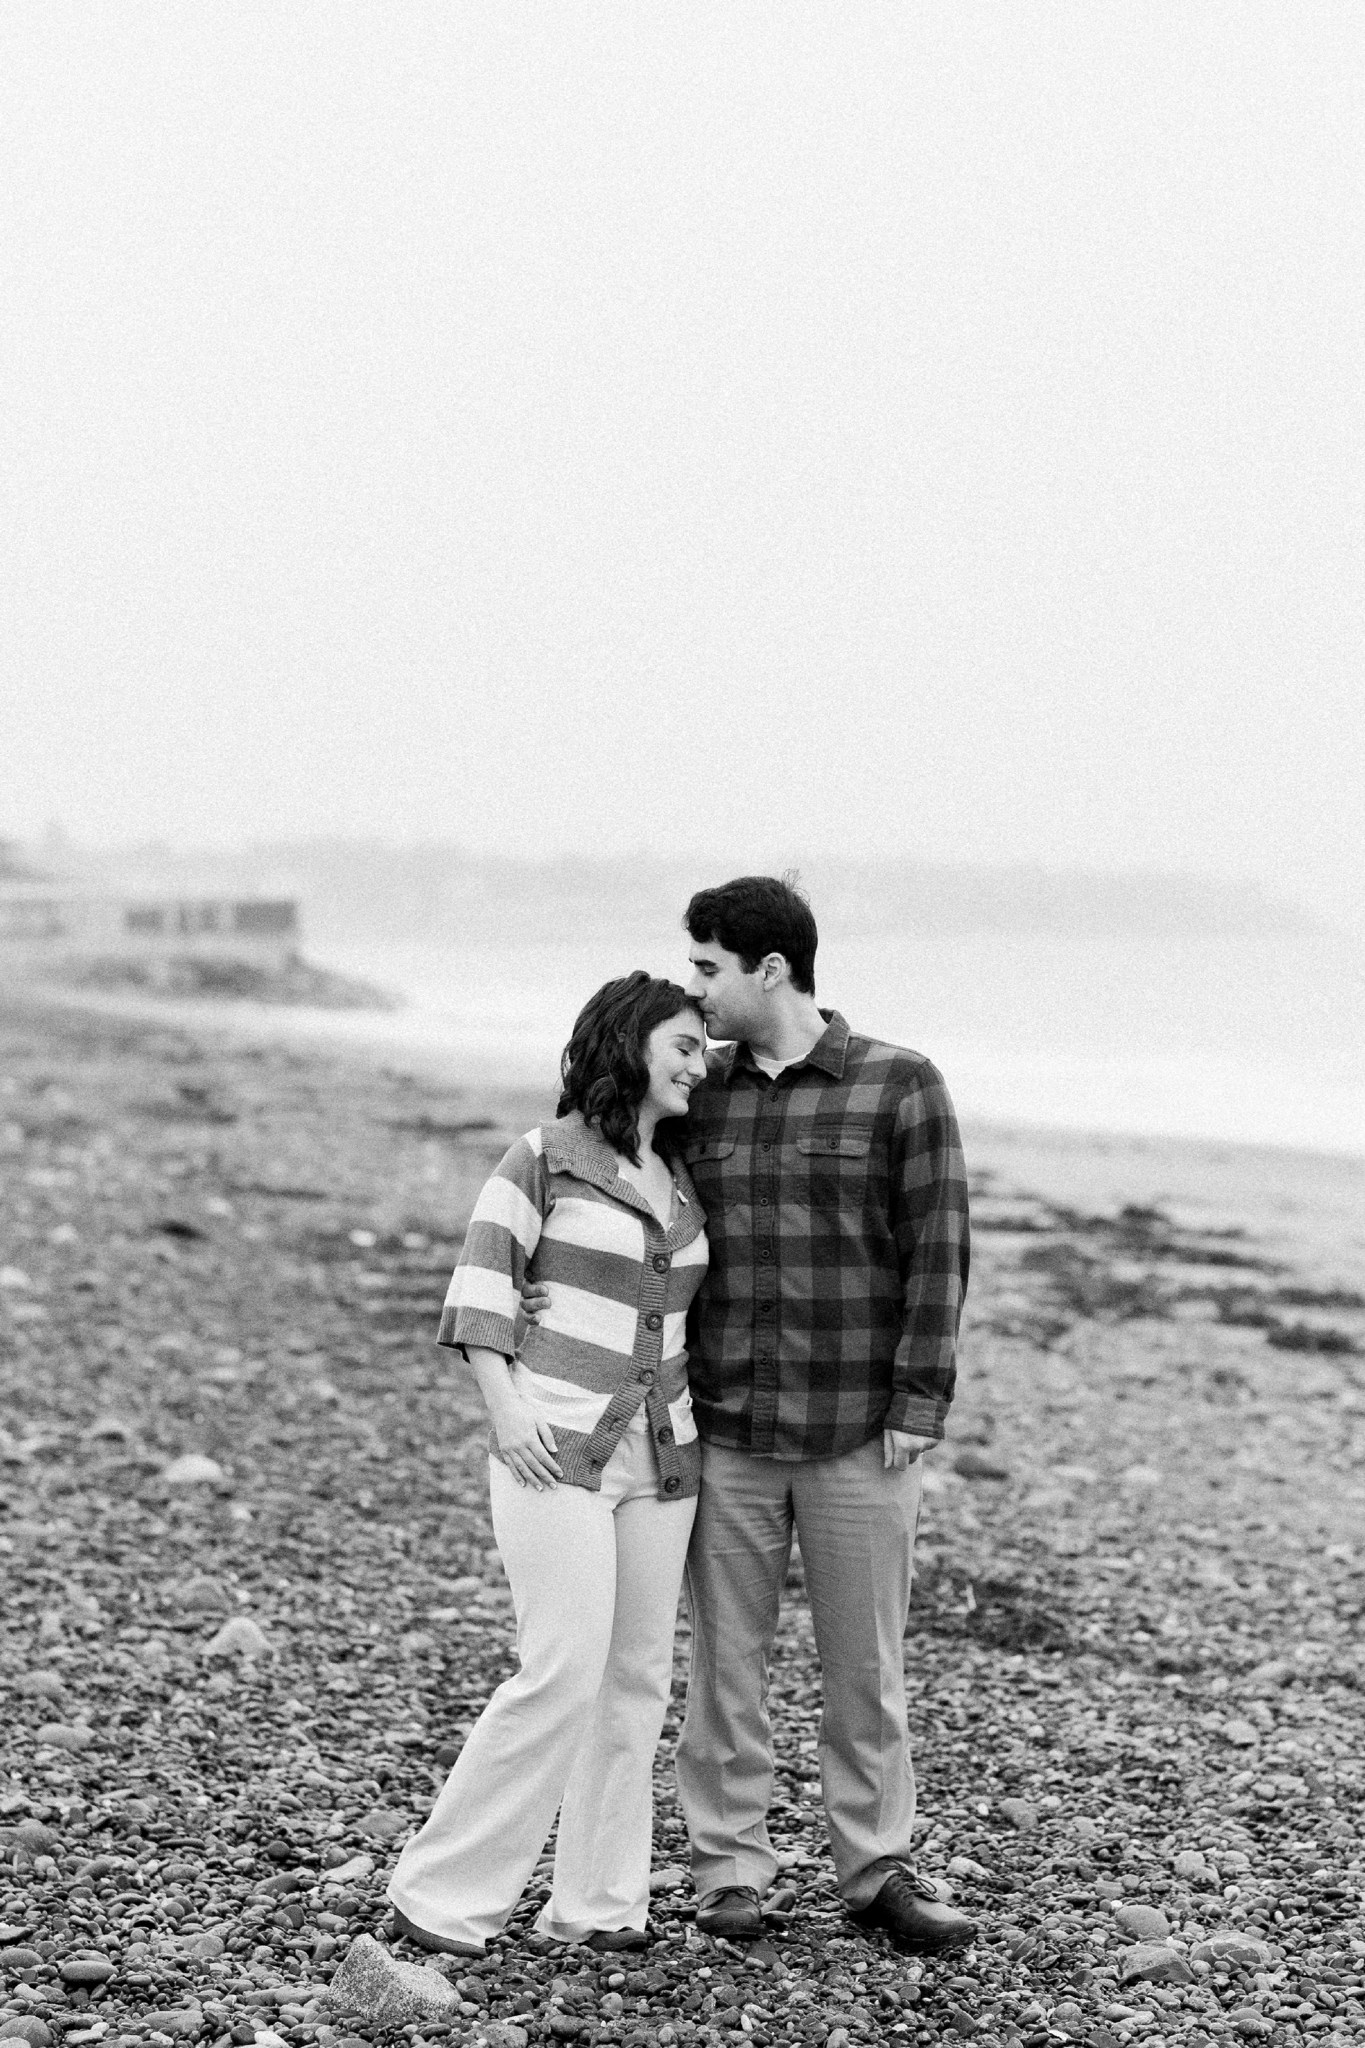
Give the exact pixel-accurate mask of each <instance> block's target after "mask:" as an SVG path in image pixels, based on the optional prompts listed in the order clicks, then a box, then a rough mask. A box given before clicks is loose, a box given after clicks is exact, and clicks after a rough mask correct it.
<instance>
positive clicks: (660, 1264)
mask: <svg viewBox="0 0 1365 2048" xmlns="http://www.w3.org/2000/svg"><path fill="white" fill-rule="evenodd" d="M654 1270H655V1272H656V1273H666V1272H667V1271H668V1254H667V1253H666V1252H655V1254H654Z"/></svg>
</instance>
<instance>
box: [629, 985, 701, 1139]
mask: <svg viewBox="0 0 1365 2048" xmlns="http://www.w3.org/2000/svg"><path fill="white" fill-rule="evenodd" d="M645 1066H646V1067H647V1068H648V1070H649V1087H648V1088H647V1089H646V1091H645V1102H644V1106H646V1107H648V1108H650V1109H652V1110H653V1111H654V1113H655V1115H656V1116H659V1117H665V1116H686V1115H687V1109H688V1104H689V1102H690V1100H691V1096H692V1090H693V1089H694V1088H695V1087H696V1085H697V1083H698V1081H704V1080H705V1079H706V1026H705V1025H704V1024H703V1023H702V1021H701V1016H700V1014H699V1013H698V1012H697V1011H696V1010H679V1012H678V1014H677V1016H676V1017H669V1018H667V1019H666V1020H665V1021H664V1022H663V1023H662V1024H656V1025H655V1026H654V1029H653V1030H652V1031H651V1032H650V1034H649V1037H648V1039H647V1041H646V1043H645Z"/></svg>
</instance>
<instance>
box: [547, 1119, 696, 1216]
mask: <svg viewBox="0 0 1365 2048" xmlns="http://www.w3.org/2000/svg"><path fill="white" fill-rule="evenodd" d="M540 1141H541V1148H542V1150H543V1152H544V1155H545V1164H546V1166H547V1167H549V1169H550V1171H551V1172H552V1173H565V1172H567V1173H571V1174H572V1175H573V1176H574V1178H575V1180H582V1181H587V1182H588V1184H589V1186H591V1187H595V1188H601V1189H602V1191H603V1193H604V1194H608V1195H612V1196H614V1197H615V1199H616V1200H617V1201H618V1202H625V1203H627V1204H628V1205H629V1206H630V1207H631V1208H632V1209H638V1210H639V1211H640V1213H641V1214H642V1215H644V1216H647V1217H648V1218H649V1220H650V1222H651V1223H652V1224H654V1226H655V1228H656V1229H659V1230H663V1231H664V1235H665V1236H669V1235H671V1233H672V1232H673V1231H675V1230H678V1229H680V1228H681V1226H682V1225H683V1224H684V1223H685V1222H687V1220H688V1211H689V1209H690V1210H691V1213H692V1215H694V1216H695V1215H696V1213H697V1193H696V1189H695V1188H694V1187H693V1185H692V1182H691V1179H690V1177H689V1175H688V1172H687V1168H686V1167H685V1166H684V1165H683V1163H682V1161H681V1160H680V1159H675V1160H673V1161H672V1162H671V1164H670V1171H671V1172H672V1175H673V1178H674V1180H675V1181H676V1182H677V1186H678V1193H679V1195H680V1196H681V1197H682V1203H683V1209H682V1214H681V1215H680V1216H677V1217H675V1218H674V1220H673V1222H672V1224H671V1225H669V1227H668V1229H666V1230H665V1229H664V1225H663V1224H662V1223H660V1221H659V1218H658V1216H657V1215H656V1213H655V1211H654V1210H653V1209H652V1208H651V1207H650V1205H649V1203H648V1202H647V1201H646V1200H645V1198H644V1196H643V1195H642V1194H641V1193H640V1190H639V1189H638V1188H635V1187H632V1186H631V1184H630V1182H629V1181H628V1180H625V1179H624V1178H623V1177H622V1175H621V1174H620V1173H619V1172H618V1171H617V1165H616V1162H617V1158H618V1157H619V1155H618V1153H617V1151H616V1148H615V1147H614V1146H612V1145H609V1144H608V1143H607V1141H606V1139H605V1138H604V1137H602V1135H601V1134H600V1132H598V1131H594V1130H593V1129H591V1127H590V1126H589V1125H588V1124H587V1123H586V1122H585V1121H584V1119H583V1117H582V1115H581V1113H580V1112H579V1111H578V1110H576V1109H571V1110H570V1111H569V1114H568V1115H567V1116H565V1117H561V1118H560V1119H559V1121H558V1122H557V1123H553V1124H542V1126H541V1131H540Z"/></svg>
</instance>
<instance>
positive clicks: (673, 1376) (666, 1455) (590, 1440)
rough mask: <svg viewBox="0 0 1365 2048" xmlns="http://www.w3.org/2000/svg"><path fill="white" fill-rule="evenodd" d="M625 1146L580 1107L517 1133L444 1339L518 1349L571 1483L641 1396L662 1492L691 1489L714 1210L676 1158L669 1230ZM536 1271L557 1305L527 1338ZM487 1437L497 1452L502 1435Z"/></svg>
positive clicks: (585, 1480) (596, 1477)
mask: <svg viewBox="0 0 1365 2048" xmlns="http://www.w3.org/2000/svg"><path fill="white" fill-rule="evenodd" d="M616 1160H617V1154H616V1153H615V1152H614V1151H613V1150H612V1147H611V1146H610V1145H608V1144H607V1142H606V1141H605V1139H603V1138H600V1137H598V1136H597V1135H596V1133H595V1132H593V1131H591V1130H589V1128H588V1126H587V1125H586V1124H585V1123H584V1121H583V1119H582V1117H581V1116H579V1115H577V1113H573V1114H571V1115H569V1116H567V1117H565V1118H564V1119H563V1120H562V1121H561V1122H559V1123H556V1124H546V1125H545V1126H544V1127H543V1128H542V1129H540V1130H537V1131H528V1133H527V1135H526V1136H525V1137H524V1138H518V1140H517V1142H516V1144H515V1145H513V1147H512V1149H511V1150H510V1152H508V1153H507V1155H506V1157H505V1158H504V1159H503V1161H502V1163H501V1164H500V1165H499V1167H498V1169H497V1171H496V1172H495V1173H494V1174H493V1176H492V1178H491V1180H489V1181H488V1182H487V1183H486V1185H485V1187H484V1189H483V1192H482V1194H481V1195H480V1196H479V1199H478V1201H477V1202H476V1203H475V1205H474V1214H473V1216H472V1217H471V1218H470V1222H469V1230H468V1233H467V1234H466V1237H465V1241H464V1249H463V1250H462V1252H461V1253H460V1260H459V1264H458V1265H457V1266H456V1268H455V1271H454V1273H453V1275H452V1276H451V1281H450V1289H449V1292H448V1293H447V1295H446V1302H445V1309H444V1311H443V1313H442V1316H441V1327H440V1331H439V1332H438V1337H437V1341H438V1342H439V1343H441V1344H449V1345H453V1346H457V1347H458V1346H461V1345H467V1344H479V1345H483V1346H486V1348H487V1349H488V1350H490V1351H501V1352H502V1353H503V1354H504V1356H506V1357H508V1358H511V1359H513V1360H514V1364H513V1367H512V1377H513V1380H514V1382H515V1383H516V1384H517V1385H518V1386H520V1388H521V1390H522V1391H523V1392H524V1393H525V1394H526V1395H527V1397H528V1398H529V1399H530V1400H531V1401H533V1402H534V1403H535V1406H536V1407H537V1408H538V1409H539V1411H540V1413H541V1414H542V1415H543V1416H544V1417H545V1419H546V1421H547V1422H548V1423H549V1424H550V1427H551V1428H552V1429H553V1431H554V1436H555V1444H556V1446H557V1451H556V1455H557V1457H558V1460H559V1464H560V1468H561V1470H562V1471H563V1474H564V1477H565V1479H566V1480H567V1481H568V1482H569V1483H570V1484H571V1485H574V1486H586V1487H590V1488H592V1489H593V1490H594V1491H595V1490H596V1489H598V1488H599V1487H600V1486H601V1483H602V1467H603V1466H604V1465H605V1464H606V1462H607V1459H608V1458H609V1457H610V1456H611V1454H612V1452H613V1451H614V1450H615V1449H616V1446H617V1445H618V1444H619V1443H620V1441H621V1438H622V1436H623V1434H624V1433H625V1430H626V1427H627V1425H628V1423H629V1422H630V1421H631V1419H632V1418H633V1417H634V1416H635V1414H636V1413H637V1411H638V1410H639V1408H640V1405H641V1403H642V1402H643V1404H644V1409H645V1414H646V1416H647V1418H648V1424H649V1432H650V1436H651V1438H652V1440H653V1444H654V1451H655V1456H656V1458H657V1460H658V1465H659V1496H660V1498H661V1499H667V1500H684V1499H686V1498H687V1497H688V1496H689V1495H690V1494H694V1493H696V1491H697V1487H698V1483H699V1480H700V1476H701V1449H700V1446H699V1444H698V1442H697V1427H696V1424H695V1423H694V1422H693V1420H692V1398H691V1395H690V1394H689V1393H688V1390H687V1352H686V1350H685V1349H684V1346H683V1329H684V1325H685V1324H686V1321H687V1310H688V1305H689V1303H690V1302H691V1300H692V1297H693V1295H694V1294H695V1293H696V1291H697V1289H698V1287H700V1285H701V1283H702V1280H703V1279H704V1278H705V1275H706V1261H707V1256H708V1254H707V1243H706V1218H705V1216H704V1215H703V1214H702V1210H701V1204H700V1203H699V1202H698V1200H697V1196H696V1190H695V1189H694V1188H693V1186H692V1183H691V1181H690V1180H689V1179H688V1177H687V1171H686V1168H684V1167H683V1166H681V1165H679V1166H675V1168H674V1173H675V1176H676V1178H677V1184H678V1192H679V1195H680V1196H681V1197H682V1200H681V1204H680V1209H679V1215H678V1218H677V1221H676V1222H675V1223H674V1224H673V1226H672V1228H671V1229H669V1230H665V1229H664V1227H663V1225H662V1224H661V1223H660V1222H659V1219H658V1217H657V1216H656V1215H655V1214H654V1211H653V1210H652V1209H651V1208H650V1206H649V1203H648V1202H647V1201H646V1200H645V1198H644V1196H643V1195H642V1194H640V1192H639V1190H638V1189H636V1188H634V1187H632V1186H631V1185H630V1183H629V1181H625V1180H622V1178H621V1176H620V1175H619V1174H618V1172H617V1171H616ZM528 1276H529V1277H530V1278H531V1279H533V1280H539V1281H542V1282H543V1283H544V1284H545V1286H546V1287H547V1288H548V1289H549V1294H550V1305H549V1307H548V1308H547V1309H544V1310H543V1311H542V1312H541V1316H540V1320H539V1322H538V1323H534V1324H532V1325H531V1326H530V1327H529V1328H528V1329H527V1331H526V1334H525V1336H524V1337H523V1339H522V1342H521V1346H520V1349H519V1350H518V1347H517V1343H516V1327H515V1326H516V1316H517V1309H518V1307H519V1306H520V1299H521V1286H522V1281H523V1279H525V1278H526V1277H528ZM489 1448H490V1450H491V1451H492V1453H493V1455H494V1457H497V1456H499V1452H498V1449H497V1443H496V1439H494V1440H493V1441H491V1442H490V1445H489Z"/></svg>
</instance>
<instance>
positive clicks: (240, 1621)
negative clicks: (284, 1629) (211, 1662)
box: [204, 1614, 270, 1657]
mask: <svg viewBox="0 0 1365 2048" xmlns="http://www.w3.org/2000/svg"><path fill="white" fill-rule="evenodd" d="M269 1648H270V1644H269V1642H268V1641H267V1640H266V1635H265V1631H264V1629H262V1628H261V1627H260V1626H259V1624H258V1623H256V1622H254V1621H253V1620H252V1619H251V1617H250V1615H249V1614H234V1615H233V1617H232V1620H231V1621H225V1622H224V1623H223V1626H222V1627H221V1628H220V1629H219V1631H218V1633H217V1635H216V1636H214V1637H213V1638H212V1640H211V1641H210V1642H207V1643H205V1645H204V1655H205V1656H206V1657H264V1656H265V1655H266V1653H267V1652H268V1650H269Z"/></svg>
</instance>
